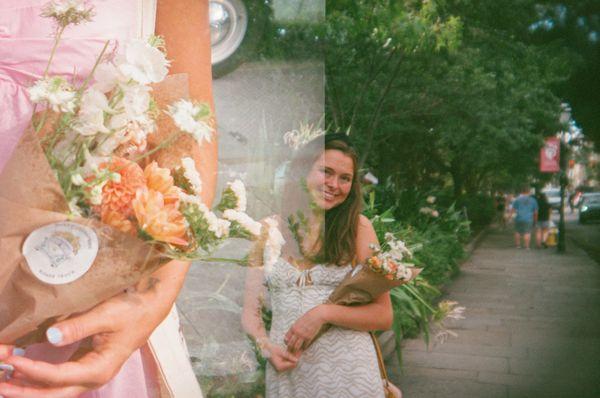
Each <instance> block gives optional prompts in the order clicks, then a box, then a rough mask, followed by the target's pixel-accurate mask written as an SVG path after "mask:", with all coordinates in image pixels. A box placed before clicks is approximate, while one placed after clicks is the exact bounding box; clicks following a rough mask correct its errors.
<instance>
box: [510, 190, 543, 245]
mask: <svg viewBox="0 0 600 398" xmlns="http://www.w3.org/2000/svg"><path fill="white" fill-rule="evenodd" d="M520 192H521V193H520V195H519V196H518V197H517V198H516V199H515V200H514V201H513V203H512V206H511V216H512V215H513V214H514V213H516V217H515V245H516V247H517V249H520V248H521V236H522V237H523V247H525V248H526V249H529V243H530V242H531V230H532V229H533V226H534V225H535V223H536V222H537V216H538V204H537V201H536V200H535V198H534V197H533V196H531V195H530V194H529V192H530V188H529V186H523V188H522V189H521V190H520Z"/></svg>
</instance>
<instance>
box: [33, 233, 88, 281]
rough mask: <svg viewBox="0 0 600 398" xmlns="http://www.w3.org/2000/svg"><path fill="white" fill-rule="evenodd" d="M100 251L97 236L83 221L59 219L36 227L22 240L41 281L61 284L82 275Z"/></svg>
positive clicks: (36, 274) (34, 270)
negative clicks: (56, 221)
mask: <svg viewBox="0 0 600 398" xmlns="http://www.w3.org/2000/svg"><path fill="white" fill-rule="evenodd" d="M97 254H98V237H97V236H96V233H95V232H94V230H92V229H91V228H89V227H86V226H84V225H81V224H76V223H72V222H59V223H55V224H50V225H46V226H44V227H42V228H40V229H36V230H35V231H33V232H32V233H31V234H29V236H28V237H27V239H26V240H25V243H24V244H23V256H25V259H26V260H27V265H29V269H30V270H31V272H33V274H34V275H35V276H36V277H37V278H38V279H39V280H41V281H42V282H45V283H49V284H52V285H62V284H65V283H70V282H73V281H75V280H77V279H79V278H81V277H82V276H83V275H84V274H85V273H86V272H87V271H88V270H89V269H90V267H91V266H92V264H93V263H94V259H95V258H96V255H97Z"/></svg>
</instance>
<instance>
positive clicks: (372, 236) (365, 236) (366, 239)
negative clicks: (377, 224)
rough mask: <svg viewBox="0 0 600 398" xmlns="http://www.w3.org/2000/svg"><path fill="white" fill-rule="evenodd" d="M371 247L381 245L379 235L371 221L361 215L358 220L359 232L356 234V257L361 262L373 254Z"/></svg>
mask: <svg viewBox="0 0 600 398" xmlns="http://www.w3.org/2000/svg"><path fill="white" fill-rule="evenodd" d="M371 245H379V241H378V240H377V234H376V233H375V229H374V228H373V224H372V223H371V220H369V219H368V218H367V217H365V216H364V215H362V214H361V215H360V216H359V218H358V230H357V232H356V255H357V257H358V259H359V261H362V260H364V259H365V258H367V257H369V256H370V255H371V254H372V252H373V250H372V249H371Z"/></svg>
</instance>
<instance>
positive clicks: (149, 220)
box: [132, 188, 187, 246]
mask: <svg viewBox="0 0 600 398" xmlns="http://www.w3.org/2000/svg"><path fill="white" fill-rule="evenodd" d="M132 205H133V211H134V212H135V217H136V218H137V221H138V223H139V227H140V229H142V231H144V232H145V233H146V234H148V235H150V236H151V237H152V238H153V239H155V240H157V241H160V242H166V243H171V244H174V245H178V246H184V245H187V241H186V240H185V235H186V224H185V218H184V217H183V215H182V214H181V213H180V212H179V210H178V209H177V206H176V204H165V200H164V197H163V195H162V194H161V193H160V192H158V191H153V190H150V189H145V188H144V189H140V190H139V191H138V192H137V195H136V197H135V199H134V200H133V203H132Z"/></svg>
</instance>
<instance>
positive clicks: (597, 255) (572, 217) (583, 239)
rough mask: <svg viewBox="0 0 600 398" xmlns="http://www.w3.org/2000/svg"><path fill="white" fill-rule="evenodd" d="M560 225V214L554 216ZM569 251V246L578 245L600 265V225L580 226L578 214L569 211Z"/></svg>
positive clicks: (566, 224) (566, 216) (567, 230)
mask: <svg viewBox="0 0 600 398" xmlns="http://www.w3.org/2000/svg"><path fill="white" fill-rule="evenodd" d="M554 218H555V219H556V221H555V222H557V223H558V213H555V214H554ZM565 220H566V222H565V226H566V237H567V250H569V245H576V246H578V247H580V248H581V249H583V250H584V251H585V252H586V253H587V254H588V255H589V256H590V257H592V258H593V259H594V260H596V262H597V263H598V264H600V244H599V243H598V242H600V223H599V222H596V223H593V224H580V223H579V222H578V215H577V212H574V213H571V212H570V211H569V210H567V212H566V215H565Z"/></svg>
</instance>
